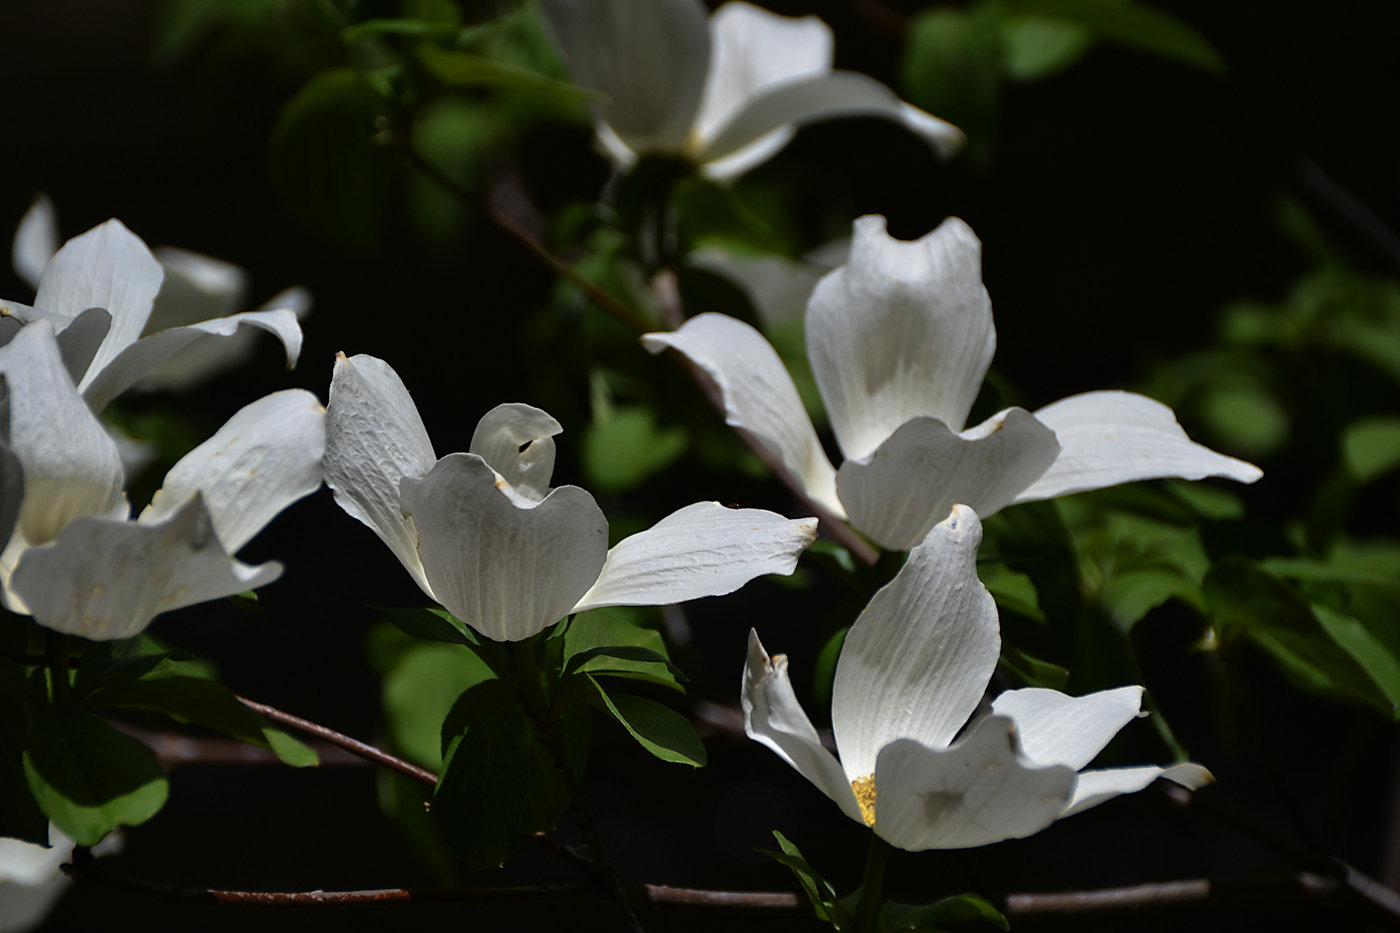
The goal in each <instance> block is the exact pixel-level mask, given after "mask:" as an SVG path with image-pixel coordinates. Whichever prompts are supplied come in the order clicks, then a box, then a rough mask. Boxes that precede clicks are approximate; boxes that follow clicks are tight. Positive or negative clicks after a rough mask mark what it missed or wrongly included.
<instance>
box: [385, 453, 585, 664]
mask: <svg viewBox="0 0 1400 933" xmlns="http://www.w3.org/2000/svg"><path fill="white" fill-rule="evenodd" d="M499 483H500V480H499V479H498V478H497V476H496V473H495V471H494V470H492V469H491V467H490V466H488V465H487V463H486V461H485V460H482V459H481V458H480V457H478V456H476V455H475V454H449V455H448V456H446V457H443V458H442V459H441V460H439V461H438V462H437V465H436V466H434V467H433V468H432V470H431V471H429V472H428V474H427V475H426V476H425V477H423V478H422V479H416V478H413V477H405V478H404V480H403V481H402V483H401V495H402V505H403V510H404V512H405V513H406V514H407V515H408V516H410V517H411V518H412V519H413V522H414V524H415V525H416V527H417V529H418V532H419V536H420V540H419V543H418V554H419V556H420V558H421V560H422V566H423V570H424V573H425V574H426V576H427V579H428V581H429V582H430V584H431V586H432V589H431V593H432V595H433V596H434V598H436V599H437V601H438V602H440V603H442V605H444V606H445V607H447V609H448V610H449V611H450V612H451V613H452V614H453V615H455V616H457V618H459V619H461V620H462V621H463V622H466V623H467V624H468V625H470V626H471V627H472V628H474V629H476V630H477V631H479V632H481V633H482V634H483V635H485V636H487V637H488V638H492V639H495V640H496V641H518V640H520V639H523V638H528V637H529V636H531V635H533V634H535V633H536V632H538V631H540V630H541V629H543V628H545V626H547V625H550V624H552V623H554V622H556V621H558V620H559V619H561V618H563V617H564V616H565V615H567V614H568V613H569V612H570V610H571V609H572V608H573V607H574V605H575V603H577V602H578V600H579V598H580V597H581V596H583V594H584V593H585V592H587V590H588V588H589V587H590V586H591V585H592V584H593V582H594V581H595V580H597V579H598V573H599V571H600V570H602V567H603V562H604V560H606V558H607V551H608V522H607V519H606V518H604V517H603V513H602V511H601V510H600V509H599V508H598V504H597V503H596V502H594V501H593V497H592V496H590V495H589V494H588V493H587V492H585V491H584V490H582V489H580V488H578V487H577V486H561V487H559V488H557V489H555V490H553V491H552V492H550V494H549V495H548V496H546V497H545V498H544V499H543V500H542V501H540V502H539V503H527V504H524V505H522V504H521V503H520V501H519V500H518V499H516V498H513V497H510V496H507V495H503V494H502V490H501V489H500V488H499V487H498V484H499Z"/></svg>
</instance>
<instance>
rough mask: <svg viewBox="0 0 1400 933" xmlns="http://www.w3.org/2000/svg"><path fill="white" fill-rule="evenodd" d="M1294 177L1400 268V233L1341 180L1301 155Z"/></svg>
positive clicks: (1304, 188) (1392, 263)
mask: <svg viewBox="0 0 1400 933" xmlns="http://www.w3.org/2000/svg"><path fill="white" fill-rule="evenodd" d="M1294 176H1295V178H1296V179H1297V181H1298V184H1299V185H1300V186H1301V187H1302V188H1303V190H1304V191H1306V192H1308V193H1309V194H1311V195H1312V196H1313V198H1315V199H1316V200H1318V201H1321V202H1322V203H1323V204H1324V205H1326V206H1327V208H1328V209H1329V210H1331V211H1332V213H1333V214H1334V215H1336V217H1337V218H1338V219H1340V220H1341V221H1343V222H1344V223H1346V224H1347V225H1348V226H1350V227H1351V228H1352V229H1353V230H1355V231H1356V232H1357V233H1358V234H1360V236H1361V237H1362V238H1363V239H1364V240H1366V242H1367V243H1369V244H1370V245H1371V246H1372V248H1374V249H1375V250H1376V252H1378V253H1380V254H1381V255H1382V256H1384V257H1385V258H1386V260H1387V261H1388V262H1389V263H1390V264H1391V265H1393V266H1395V267H1396V268H1400V236H1397V235H1396V233H1395V231H1394V230H1391V229H1390V228H1389V227H1388V226H1386V223H1385V221H1384V220H1382V219H1381V218H1380V217H1379V216H1378V215H1377V214H1376V213H1375V212H1374V211H1372V210H1371V209H1370V208H1369V207H1367V206H1366V205H1365V204H1363V203H1361V201H1360V200H1359V199H1358V198H1357V197H1356V195H1354V194H1352V193H1351V192H1350V191H1349V190H1347V188H1346V187H1344V186H1343V185H1342V183H1341V182H1339V181H1337V179H1335V178H1333V177H1332V176H1331V175H1329V174H1328V173H1327V172H1325V171H1323V170H1322V168H1321V167H1320V166H1318V165H1317V163H1315V162H1313V161H1312V160H1311V159H1306V158H1300V159H1299V160H1298V163H1297V165H1296V166H1295V168H1294Z"/></svg>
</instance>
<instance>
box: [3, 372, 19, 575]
mask: <svg viewBox="0 0 1400 933" xmlns="http://www.w3.org/2000/svg"><path fill="white" fill-rule="evenodd" d="M3 384H4V379H3V377H0V386H3ZM23 503H24V467H23V466H22V465H21V464H20V462H19V457H17V456H15V452H14V451H13V450H11V449H10V448H8V447H6V446H4V445H3V444H0V541H9V540H10V535H12V534H13V533H14V530H15V523H16V522H18V521H19V509H20V506H21V505H23ZM0 550H3V547H0Z"/></svg>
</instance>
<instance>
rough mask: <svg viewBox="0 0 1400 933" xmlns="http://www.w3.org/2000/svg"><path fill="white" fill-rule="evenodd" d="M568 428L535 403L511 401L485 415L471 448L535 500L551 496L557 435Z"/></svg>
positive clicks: (508, 480) (511, 484) (509, 481)
mask: <svg viewBox="0 0 1400 933" xmlns="http://www.w3.org/2000/svg"><path fill="white" fill-rule="evenodd" d="M563 430H564V428H563V426H562V425H560V424H559V422H558V421H555V420H554V418H553V417H551V416H550V415H549V413H547V412H544V411H541V410H540V409H538V408H535V407H534V406H533V405H522V404H521V403H519V402H507V403H506V404H504V405H497V406H496V407H495V408H493V409H491V410H490V411H488V412H487V413H486V414H484V415H482V416H481V420H480V421H478V422H477V423H476V430H475V431H474V432H472V442H471V446H470V447H469V448H468V450H469V451H470V452H471V453H474V454H476V455H477V456H478V457H480V458H481V459H483V460H485V461H486V463H487V464H488V465H489V466H490V467H491V469H493V470H495V471H496V472H497V473H499V474H500V475H501V478H502V479H504V480H505V481H506V482H507V483H508V484H510V487H511V489H512V490H514V491H515V492H517V493H519V494H520V495H522V496H524V497H525V498H526V499H527V500H529V501H532V502H539V501H540V500H541V499H543V498H544V497H545V496H547V495H549V480H550V478H551V477H552V476H553V475H554V435H556V434H558V433H560V432H561V431H563Z"/></svg>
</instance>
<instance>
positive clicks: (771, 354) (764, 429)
mask: <svg viewBox="0 0 1400 933" xmlns="http://www.w3.org/2000/svg"><path fill="white" fill-rule="evenodd" d="M642 346H644V347H646V348H647V349H648V350H650V351H651V352H652V353H659V352H661V350H663V349H664V348H666V347H671V348H674V349H676V350H678V351H680V352H681V353H683V354H685V356H686V357H687V358H689V360H690V361H691V362H692V363H694V364H695V365H696V366H699V367H700V368H701V369H703V370H704V371H705V373H706V374H707V375H708V376H709V377H710V378H711V379H712V380H714V382H715V384H716V385H717V386H719V390H720V393H721V394H722V395H723V396H724V420H725V423H727V424H730V425H733V426H734V427H736V428H739V429H741V430H744V431H747V432H749V433H750V434H752V435H753V436H754V437H755V438H757V439H758V441H759V442H760V443H761V444H762V445H763V446H764V448H765V449H767V451H768V452H769V453H770V454H772V455H773V456H774V457H775V458H776V459H777V460H778V462H780V463H781V464H782V465H783V466H784V467H786V468H787V470H788V472H789V473H790V474H792V476H793V477H794V478H796V480H797V481H798V483H799V484H800V485H801V487H802V488H803V489H804V490H806V492H807V495H809V496H811V497H812V498H813V499H815V500H816V501H817V502H818V503H820V504H821V505H822V506H824V507H825V508H828V509H830V510H831V511H832V512H833V513H834V514H836V515H838V516H844V515H845V514H846V513H845V512H844V511H843V510H842V508H841V503H840V500H838V499H837V498H836V471H835V470H834V469H833V468H832V466H831V461H830V460H828V459H827V457H826V453H825V452H824V451H823V450H822V445H821V441H819V440H817V432H816V429H815V428H813V427H812V419H811V418H809V417H808V416H807V409H805V408H803V407H802V399H801V397H799V396H798V394H797V386H796V385H794V384H793V381H792V376H790V375H788V371H787V369H786V368H785V367H784V366H783V361H782V360H781V359H779V358H778V353H777V351H776V350H774V349H773V347H772V346H771V345H770V344H769V343H768V341H767V340H765V339H764V338H763V335H762V334H760V333H759V332H758V331H756V330H754V329H753V328H752V327H750V326H749V325H748V324H745V323H744V322H743V321H739V320H736V319H734V318H732V317H727V316H725V315H723V314H714V313H708V314H699V315H696V316H695V317H693V318H691V319H690V320H688V321H686V322H685V324H684V325H683V326H682V327H681V329H680V330H677V331H673V332H671V333H668V334H646V335H644V336H643V337H642Z"/></svg>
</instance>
